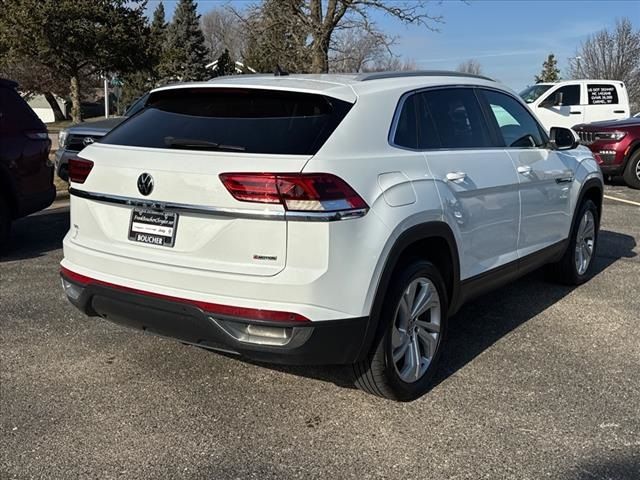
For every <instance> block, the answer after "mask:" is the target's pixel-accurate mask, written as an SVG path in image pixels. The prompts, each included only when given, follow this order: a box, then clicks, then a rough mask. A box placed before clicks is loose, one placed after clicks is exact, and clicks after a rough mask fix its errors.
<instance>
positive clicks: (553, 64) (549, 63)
mask: <svg viewBox="0 0 640 480" xmlns="http://www.w3.org/2000/svg"><path fill="white" fill-rule="evenodd" d="M559 80H560V69H559V68H558V60H556V56H555V55H554V54H553V53H550V54H549V56H548V57H547V60H546V61H545V62H544V63H543V64H542V72H540V75H536V83H542V82H545V83H546V82H557V81H559Z"/></svg>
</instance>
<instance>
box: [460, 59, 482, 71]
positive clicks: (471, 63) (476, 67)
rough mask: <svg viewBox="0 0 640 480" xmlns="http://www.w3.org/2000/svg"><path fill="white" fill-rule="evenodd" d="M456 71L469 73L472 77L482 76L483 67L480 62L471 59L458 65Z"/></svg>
mask: <svg viewBox="0 0 640 480" xmlns="http://www.w3.org/2000/svg"><path fill="white" fill-rule="evenodd" d="M456 71H458V72H461V73H469V74H471V75H482V65H480V62H479V61H477V60H475V59H473V58H471V59H469V60H466V61H464V62H462V63H461V64H460V65H458V68H456Z"/></svg>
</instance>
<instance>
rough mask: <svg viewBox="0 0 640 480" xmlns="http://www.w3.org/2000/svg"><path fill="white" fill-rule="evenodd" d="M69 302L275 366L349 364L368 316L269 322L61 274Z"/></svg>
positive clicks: (127, 323) (128, 323)
mask: <svg viewBox="0 0 640 480" xmlns="http://www.w3.org/2000/svg"><path fill="white" fill-rule="evenodd" d="M61 276H62V279H63V286H64V288H65V292H66V293H67V297H68V299H69V301H70V302H71V303H72V304H73V305H75V306H76V307H77V308H78V309H79V310H80V311H82V312H84V313H85V314H87V315H89V316H97V317H102V318H105V319H107V320H110V321H112V322H115V323H118V324H121V325H124V326H127V327H131V328H135V329H138V330H143V331H146V332H149V333H154V334H158V335H162V336H166V337H171V338H175V339H178V340H180V341H182V342H186V343H190V344H194V345H198V346H201V347H205V348H209V349H212V350H218V351H223V352H226V353H231V354H236V355H240V356H243V357H246V358H247V359H251V360H255V361H263V362H269V363H278V364H290V365H306V364H314V365H320V364H348V363H353V362H355V361H356V360H357V358H358V354H359V352H360V350H361V347H362V344H363V341H364V338H365V332H366V328H367V324H368V318H367V317H359V318H351V319H345V320H329V321H322V322H311V321H271V320H269V319H266V320H254V319H247V318H241V317H237V316H232V315H228V314H219V313H210V312H207V311H205V310H204V309H203V308H200V307H199V306H198V305H196V304H194V303H193V302H187V301H181V300H180V299H176V298H170V297H163V296H161V295H157V294H153V293H151V292H149V293H148V294H145V293H144V292H139V291H132V289H129V288H127V287H119V286H116V285H105V284H103V282H98V281H96V282H95V283H92V282H90V281H82V282H80V281H78V280H77V278H74V277H73V276H72V275H69V274H67V273H65V272H64V271H63V272H61Z"/></svg>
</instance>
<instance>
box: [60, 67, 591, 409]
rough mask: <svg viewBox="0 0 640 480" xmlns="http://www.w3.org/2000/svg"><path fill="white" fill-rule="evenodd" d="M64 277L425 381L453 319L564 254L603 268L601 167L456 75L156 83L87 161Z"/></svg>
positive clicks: (375, 386)
mask: <svg viewBox="0 0 640 480" xmlns="http://www.w3.org/2000/svg"><path fill="white" fill-rule="evenodd" d="M69 176H70V180H71V188H70V193H71V228H70V231H69V233H68V234H67V236H66V237H65V239H64V259H63V260H62V264H61V266H62V269H61V275H62V283H63V287H64V290H65V292H66V294H67V296H68V298H69V300H70V301H71V303H73V304H74V305H75V306H76V307H78V308H79V309H80V310H81V311H82V312H85V313H86V314H87V315H90V316H99V317H103V318H105V319H108V320H111V321H114V322H117V323H120V324H124V325H128V326H131V327H136V328H139V329H142V330H145V331H149V332H152V333H156V334H159V335H164V336H169V337H175V338H177V339H179V340H181V341H182V342H185V343H191V344H195V345H198V346H201V347H205V348H209V349H212V350H218V351H223V352H227V353H232V354H238V355H240V356H244V357H246V358H249V359H253V360H258V361H266V362H274V363H289V364H345V365H350V366H351V367H350V368H351V370H352V371H353V373H354V380H355V382H356V384H357V385H358V386H359V387H361V388H362V389H364V390H366V391H367V392H370V393H373V394H377V395H381V396H383V397H387V398H392V399H396V400H411V399H415V398H417V397H419V396H420V395H422V394H423V393H425V392H426V391H427V390H428V388H429V383H430V380H431V378H432V377H433V375H434V371H435V368H436V365H437V363H438V359H439V356H440V353H441V351H442V345H443V342H444V338H445V335H446V332H447V318H448V317H450V316H451V315H452V314H453V313H454V312H456V311H457V310H458V309H459V308H460V306H461V305H462V304H463V303H464V302H466V301H468V300H469V299H471V298H473V297H475V296H477V295H479V294H480V293H482V292H483V291H485V290H487V289H490V288H494V287H497V286H498V285H500V284H504V283H505V282H509V281H512V280H513V279H514V278H516V277H519V276H521V275H523V274H525V273H527V272H529V271H531V270H533V269H535V268H538V267H540V266H542V265H545V264H552V267H551V270H552V271H553V273H554V274H555V275H556V278H558V279H559V280H561V281H563V282H567V283H571V284H579V283H581V282H584V281H585V280H586V279H587V278H588V276H589V274H590V271H591V270H590V267H591V266H592V263H593V258H594V252H595V248H596V242H597V235H598V226H599V220H600V214H601V205H602V174H601V173H600V169H599V168H598V165H597V163H596V161H595V160H594V158H593V156H592V154H591V152H590V151H589V149H587V148H586V147H584V146H581V145H579V139H578V137H577V135H576V134H575V133H573V132H572V131H571V130H568V129H563V128H554V129H551V131H550V134H549V136H547V134H546V133H545V130H544V129H543V128H542V127H541V125H540V124H539V123H538V121H537V120H536V119H535V117H534V116H533V115H532V114H531V112H530V111H529V110H528V108H527V106H526V104H524V103H523V102H522V100H521V99H520V98H519V97H518V96H517V95H516V94H514V93H513V92H511V91H510V90H508V89H507V88H505V87H503V86H501V85H499V84H498V83H496V82H494V81H492V80H490V79H487V78H483V77H474V76H468V75H462V74H457V73H447V72H417V73H402V74H390V73H382V74H380V73H375V74H363V75H295V76H294V75H290V76H284V75H283V76H260V75H242V76H237V77H224V78H219V79H215V80H212V81H210V82H203V83H192V84H180V85H172V86H166V87H163V88H159V89H156V90H154V91H153V92H152V93H151V94H150V96H149V99H148V100H147V103H146V105H145V108H144V109H142V110H141V111H140V112H138V113H137V114H136V115H134V116H132V117H130V118H128V119H127V120H125V121H124V122H123V123H122V124H120V125H119V126H117V127H116V128H115V129H114V130H112V131H111V132H110V133H109V134H107V135H106V136H105V137H103V138H102V139H101V140H100V141H98V142H96V143H94V144H92V145H89V146H88V147H86V148H85V149H84V150H82V152H80V154H79V158H77V159H71V160H70V162H69Z"/></svg>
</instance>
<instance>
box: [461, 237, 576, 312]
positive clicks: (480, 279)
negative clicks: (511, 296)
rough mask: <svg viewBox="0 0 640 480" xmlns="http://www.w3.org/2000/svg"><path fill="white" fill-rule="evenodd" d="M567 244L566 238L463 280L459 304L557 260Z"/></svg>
mask: <svg viewBox="0 0 640 480" xmlns="http://www.w3.org/2000/svg"><path fill="white" fill-rule="evenodd" d="M568 244H569V241H568V240H563V241H561V242H558V243H556V244H554V245H550V246H548V247H545V248H543V249H542V250H538V251H537V252H534V253H531V254H529V255H527V256H526V257H523V258H520V259H518V260H514V261H513V262H509V263H507V264H505V265H501V266H499V267H497V268H494V269H492V270H489V271H487V272H484V273H481V274H480V275H476V276H475V277H471V278H467V279H466V280H463V281H462V286H461V295H460V297H461V304H462V303H466V302H468V301H469V300H473V299H474V298H477V297H479V296H481V295H482V294H484V293H487V292H489V291H491V290H495V289H496V288H498V287H501V286H503V285H506V284H507V283H509V282H511V281H513V280H515V279H517V278H520V277H522V276H523V275H526V274H527V273H529V272H532V271H533V270H536V269H538V268H540V267H542V266H543V265H546V264H547V263H553V262H557V261H558V260H560V259H561V258H562V256H563V255H564V252H565V251H566V249H567V246H568Z"/></svg>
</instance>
